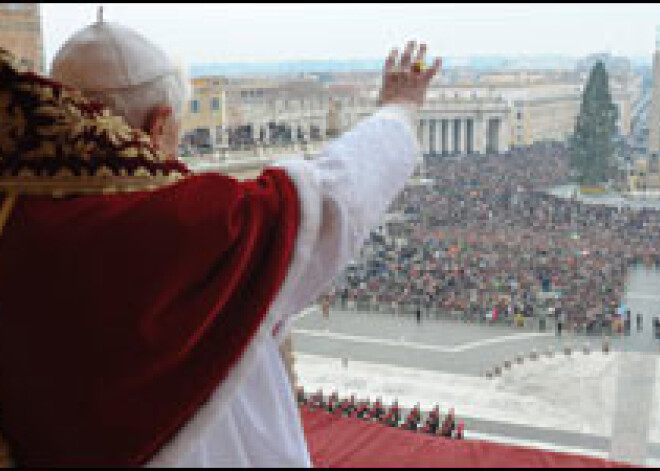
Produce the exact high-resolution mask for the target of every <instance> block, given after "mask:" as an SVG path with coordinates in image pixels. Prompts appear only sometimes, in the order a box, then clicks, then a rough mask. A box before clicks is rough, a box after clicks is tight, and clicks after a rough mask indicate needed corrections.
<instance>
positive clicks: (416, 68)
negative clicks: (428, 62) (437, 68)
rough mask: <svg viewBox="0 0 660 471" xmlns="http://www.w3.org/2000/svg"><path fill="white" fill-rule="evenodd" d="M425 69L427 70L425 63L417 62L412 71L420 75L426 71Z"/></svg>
mask: <svg viewBox="0 0 660 471" xmlns="http://www.w3.org/2000/svg"><path fill="white" fill-rule="evenodd" d="M424 68H425V66H424V62H422V61H417V62H415V63H414V64H413V66H412V70H413V72H415V73H416V74H418V73H420V72H421V71H422V70H424Z"/></svg>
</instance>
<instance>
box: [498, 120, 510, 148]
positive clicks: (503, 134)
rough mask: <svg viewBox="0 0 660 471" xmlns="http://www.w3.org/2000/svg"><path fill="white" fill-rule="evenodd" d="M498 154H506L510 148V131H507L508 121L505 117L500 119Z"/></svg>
mask: <svg viewBox="0 0 660 471" xmlns="http://www.w3.org/2000/svg"><path fill="white" fill-rule="evenodd" d="M499 146H500V152H508V150H509V148H510V147H511V131H510V129H509V119H508V117H507V116H502V117H501V118H500V137H499Z"/></svg>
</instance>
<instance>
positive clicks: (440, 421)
mask: <svg viewBox="0 0 660 471" xmlns="http://www.w3.org/2000/svg"><path fill="white" fill-rule="evenodd" d="M296 397H297V400H298V405H299V406H300V407H306V408H309V409H311V410H324V411H326V412H328V413H331V414H336V415H341V416H346V417H355V418H358V419H361V420H366V421H370V422H373V423H380V424H383V425H385V426H388V427H396V428H401V429H404V430H409V431H412V432H419V433H426V434H429V435H434V436H440V437H444V438H453V439H456V440H462V439H464V435H465V434H464V432H465V424H464V423H463V422H457V421H456V414H455V412H454V409H450V410H449V411H448V413H447V414H446V415H445V416H444V417H443V416H442V413H441V412H440V407H439V406H437V405H436V406H435V407H434V408H433V409H432V410H431V411H430V412H428V413H427V414H425V417H424V414H423V413H422V411H421V409H420V406H419V404H418V405H416V406H415V407H413V408H412V409H411V410H410V411H409V412H408V414H406V415H405V416H404V414H403V412H402V410H401V408H400V407H399V404H398V402H397V401H396V400H395V401H394V403H393V404H392V405H391V406H387V405H385V404H384V403H383V401H382V400H380V399H376V400H375V401H374V402H373V403H372V402H371V401H370V400H369V398H367V399H365V400H356V398H355V395H351V397H350V398H343V399H340V397H339V393H337V392H333V393H332V394H330V395H329V396H327V398H326V396H325V395H324V394H323V391H322V390H319V391H317V392H316V393H314V394H310V395H307V394H306V393H305V390H304V389H303V388H302V387H298V389H297V391H296Z"/></svg>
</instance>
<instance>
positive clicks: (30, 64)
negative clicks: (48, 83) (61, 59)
mask: <svg viewBox="0 0 660 471" xmlns="http://www.w3.org/2000/svg"><path fill="white" fill-rule="evenodd" d="M0 47H2V48H4V49H7V50H8V51H10V52H11V53H12V54H14V55H15V56H16V58H17V59H18V60H19V63H20V64H21V65H22V66H23V67H24V69H25V70H29V71H31V72H35V73H43V72H44V57H43V41H42V31H41V13H40V9H39V4H38V3H0Z"/></svg>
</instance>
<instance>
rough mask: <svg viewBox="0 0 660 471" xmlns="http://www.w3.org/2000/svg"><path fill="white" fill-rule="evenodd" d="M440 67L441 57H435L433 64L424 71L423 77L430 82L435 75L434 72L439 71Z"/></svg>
mask: <svg viewBox="0 0 660 471" xmlns="http://www.w3.org/2000/svg"><path fill="white" fill-rule="evenodd" d="M440 67H442V59H441V58H440V57H437V58H436V59H435V60H434V61H433V65H432V66H431V67H429V68H428V69H427V70H426V71H425V72H424V74H425V76H424V79H425V80H426V81H427V82H430V81H431V79H432V78H433V77H434V76H435V74H437V73H438V71H440Z"/></svg>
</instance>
